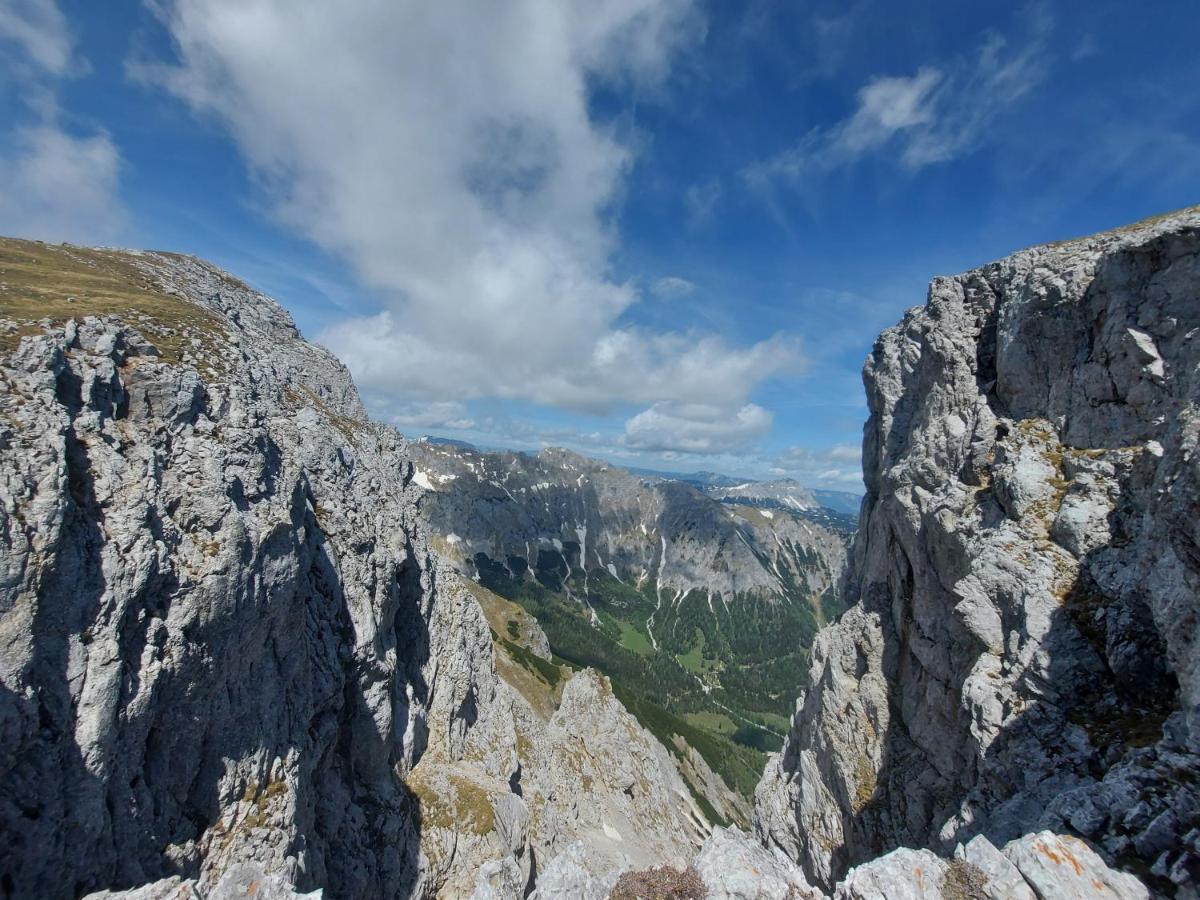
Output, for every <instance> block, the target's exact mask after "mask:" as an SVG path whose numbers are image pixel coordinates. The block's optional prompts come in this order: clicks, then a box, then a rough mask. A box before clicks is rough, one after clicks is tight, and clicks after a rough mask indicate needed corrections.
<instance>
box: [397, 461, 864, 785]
mask: <svg viewBox="0 0 1200 900" xmlns="http://www.w3.org/2000/svg"><path fill="white" fill-rule="evenodd" d="M411 450H412V458H413V462H414V466H415V469H414V473H413V476H412V478H413V480H414V481H415V482H416V483H417V484H419V485H420V486H422V487H424V488H425V489H426V490H427V492H428V493H427V494H426V495H425V497H423V498H422V500H421V501H420V504H419V508H420V511H421V515H422V517H423V518H424V519H425V521H426V522H427V523H428V524H429V526H430V529H431V531H432V532H434V533H435V534H436V535H439V536H440V539H441V543H440V544H439V550H441V552H442V553H443V555H444V556H446V557H447V558H448V559H449V560H451V561H452V562H453V563H454V564H455V565H456V566H457V567H458V568H459V569H460V570H461V571H462V572H464V573H465V574H468V575H470V576H472V577H474V578H476V579H477V580H478V581H479V582H480V583H481V584H483V585H484V586H486V587H487V588H489V589H490V590H492V591H495V592H496V593H498V594H500V595H502V596H504V597H506V598H508V599H510V600H513V601H515V602H518V603H520V604H521V605H522V606H524V607H525V608H526V609H527V610H528V611H529V612H531V613H533V614H534V615H535V616H536V617H537V618H538V621H539V622H540V624H541V625H542V627H543V628H544V629H545V631H546V632H547V635H548V636H549V639H550V644H551V648H552V649H553V650H554V652H555V653H556V654H558V655H559V656H560V657H563V658H565V659H567V660H569V661H571V662H573V663H575V664H578V665H593V666H596V667H597V668H600V669H601V670H602V671H605V672H606V674H609V675H610V676H611V677H612V678H613V679H614V684H616V685H617V686H618V688H622V689H628V690H630V691H632V692H633V693H635V694H637V695H638V697H640V698H641V699H642V700H646V701H649V702H650V703H651V704H652V705H653V706H655V707H656V708H658V709H670V710H672V711H673V712H675V713H681V714H682V715H683V716H684V718H685V719H686V720H687V722H689V723H691V724H692V725H694V726H695V727H696V728H698V729H699V731H700V732H701V734H700V735H699V738H698V739H699V740H701V741H703V740H706V739H708V738H711V737H716V738H719V739H721V740H725V739H732V740H733V741H734V742H735V744H737V745H739V746H734V745H730V746H728V747H724V749H723V750H722V751H721V753H725V754H729V753H731V754H733V755H734V756H738V754H741V756H740V757H739V758H738V759H732V760H731V759H728V758H726V759H717V758H710V759H709V762H710V764H711V765H712V766H713V768H715V769H718V770H719V771H720V773H721V774H722V775H723V777H725V779H726V781H727V783H729V784H730V786H731V787H738V788H740V789H741V790H742V791H743V793H745V792H748V790H749V789H750V788H751V787H752V784H751V783H750V780H749V779H746V778H745V775H746V773H747V771H748V770H751V769H754V768H755V767H757V766H758V765H760V763H759V761H758V758H756V757H755V756H754V754H755V752H756V751H760V750H763V749H769V748H772V747H774V746H776V745H777V738H776V737H774V735H773V734H772V733H773V732H774V733H775V734H778V733H780V732H782V731H783V730H784V729H785V728H786V727H787V722H788V715H789V713H790V710H791V699H790V691H789V687H790V685H792V684H794V683H795V679H796V678H797V677H799V676H800V673H801V672H802V671H803V669H804V667H805V666H806V665H807V661H808V646H809V643H810V642H811V640H812V637H813V635H814V634H815V633H816V630H817V629H818V628H819V627H820V625H821V624H822V623H824V622H826V621H828V620H830V619H831V618H833V617H834V616H836V615H837V613H838V612H839V611H840V602H839V600H838V593H837V590H838V587H837V586H838V579H839V577H840V574H841V570H842V567H843V565H844V561H845V537H844V535H843V534H842V533H839V532H838V531H835V530H832V529H830V528H827V527H825V525H823V524H821V523H820V522H819V521H818V519H819V518H820V515H821V513H820V510H819V508H818V507H817V506H816V505H815V504H813V507H812V513H811V516H812V517H810V512H809V510H806V509H784V508H781V507H780V508H775V509H769V508H765V507H762V506H759V505H755V504H752V503H738V502H734V501H733V500H722V499H718V497H715V496H712V495H711V494H710V493H706V492H705V491H703V490H701V489H699V488H698V487H696V486H695V485H693V484H690V483H688V482H685V481H682V480H678V479H666V478H663V477H661V476H659V475H655V474H638V473H634V472H631V471H628V470H625V469H622V468H619V467H617V466H614V465H611V464H609V463H606V462H602V461H600V460H595V459H591V458H588V457H586V456H582V455H580V454H577V453H574V452H572V451H569V450H563V449H557V448H552V449H547V450H543V451H541V452H539V453H536V454H528V453H507V452H483V451H478V450H470V449H466V448H463V447H459V446H452V445H448V444H432V443H428V442H426V443H419V444H414V445H413V446H412V448H411ZM711 489H712V490H715V491H720V490H722V488H720V487H712V488H711ZM638 702H639V701H630V702H629V703H627V705H630V706H631V709H633V710H634V711H635V713H636V712H637V711H638V709H639V708H641V709H642V711H643V712H644V713H646V714H647V715H648V716H653V715H655V714H654V713H652V712H649V711H648V707H639V706H638ZM706 735H707V736H708V737H706ZM670 739H671V735H670V734H668V735H666V737H665V742H667V743H670ZM722 746H724V745H722ZM739 747H740V749H739ZM751 748H753V749H751ZM711 749H712V748H710V750H711ZM743 750H745V751H747V753H749V754H750V755H746V754H744V753H742V752H741V751H743ZM714 755H719V754H716V753H715V752H710V757H713V756H714ZM739 760H740V761H739Z"/></svg>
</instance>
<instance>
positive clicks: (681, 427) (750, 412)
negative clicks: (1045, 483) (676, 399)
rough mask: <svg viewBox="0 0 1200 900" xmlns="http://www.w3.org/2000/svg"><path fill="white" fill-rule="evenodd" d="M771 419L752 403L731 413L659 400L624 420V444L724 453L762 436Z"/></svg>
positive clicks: (719, 408) (645, 448)
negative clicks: (626, 420)
mask: <svg viewBox="0 0 1200 900" xmlns="http://www.w3.org/2000/svg"><path fill="white" fill-rule="evenodd" d="M771 421H772V416H771V413H770V412H769V411H767V410H765V409H763V408H762V407H761V406H758V405H757V404H755V403H747V404H745V405H744V406H742V407H741V408H740V409H738V410H737V411H736V412H734V413H733V414H732V415H730V413H729V410H728V409H726V408H724V407H721V406H712V405H710V404H705V403H672V402H659V403H655V404H654V405H652V406H651V407H650V408H649V409H646V410H643V411H642V412H640V413H638V414H637V415H636V416H634V417H633V418H632V419H630V420H629V421H628V422H626V423H625V443H626V445H627V446H629V447H632V448H634V449H637V450H653V451H674V452H677V453H705V454H708V453H724V452H727V451H730V450H736V449H738V448H741V447H745V446H746V445H748V444H750V443H752V442H754V441H756V440H758V439H759V438H761V437H762V436H763V435H765V434H766V433H767V432H768V431H769V430H770V428H771Z"/></svg>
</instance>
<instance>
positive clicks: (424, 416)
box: [382, 400, 475, 431]
mask: <svg viewBox="0 0 1200 900" xmlns="http://www.w3.org/2000/svg"><path fill="white" fill-rule="evenodd" d="M382 418H384V419H386V420H387V421H388V422H389V423H390V424H392V425H395V426H396V427H397V428H399V429H400V430H401V431H407V430H411V429H414V428H415V429H421V428H450V429H455V430H466V429H469V428H474V427H475V420H474V419H472V418H471V417H470V416H469V415H467V408H466V407H465V406H464V405H463V404H462V403H457V402H455V401H453V400H444V401H440V402H438V401H435V402H432V403H388V402H387V401H386V400H384V401H383V402H382Z"/></svg>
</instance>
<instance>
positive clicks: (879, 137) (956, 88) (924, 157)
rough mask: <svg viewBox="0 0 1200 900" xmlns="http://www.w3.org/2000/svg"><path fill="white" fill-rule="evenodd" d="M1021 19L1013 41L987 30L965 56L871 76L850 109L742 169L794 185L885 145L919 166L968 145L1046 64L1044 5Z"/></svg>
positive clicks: (762, 179)
mask: <svg viewBox="0 0 1200 900" xmlns="http://www.w3.org/2000/svg"><path fill="white" fill-rule="evenodd" d="M1024 18H1025V19H1026V21H1027V26H1028V32H1029V33H1028V34H1027V35H1024V36H1023V37H1021V38H1020V39H1019V40H1017V41H1015V42H1012V41H1010V40H1009V39H1008V38H1006V37H1004V36H1003V35H1000V34H996V33H992V34H989V35H987V37H986V38H985V39H984V41H983V43H982V45H981V46H980V48H979V50H978V51H977V52H976V53H975V54H974V55H973V56H972V57H970V58H964V59H959V60H956V61H952V62H951V63H950V64H949V65H948V66H946V67H945V68H936V67H932V66H926V67H922V68H920V69H918V70H917V72H915V73H914V74H912V75H906V76H888V77H877V78H875V79H872V80H871V81H870V82H868V83H867V84H866V85H864V86H863V87H862V88H860V89H859V91H858V94H857V98H856V104H855V109H854V112H853V113H852V114H851V115H850V116H849V117H848V118H846V119H844V120H843V121H841V122H839V123H837V124H836V125H834V126H832V127H829V128H816V129H813V130H812V131H810V132H809V133H808V134H806V135H805V136H804V137H803V138H802V139H801V140H800V141H799V142H798V143H796V144H795V145H794V146H792V147H789V148H788V149H786V150H785V151H783V152H782V153H780V154H778V155H777V156H774V157H772V158H770V159H768V160H765V161H763V162H759V163H756V164H754V165H752V166H750V167H749V168H747V169H746V170H745V172H744V173H743V174H744V176H745V177H746V179H747V181H748V182H749V183H750V184H752V185H754V186H758V187H765V186H768V185H769V184H770V183H772V182H774V181H776V180H782V181H785V182H786V181H792V182H799V181H802V180H803V179H804V178H805V177H807V176H813V175H819V174H822V173H826V172H830V171H832V170H834V169H838V168H842V167H845V166H849V165H852V164H854V163H855V162H858V161H859V160H860V159H862V158H864V157H865V156H868V155H869V154H872V153H877V152H880V151H883V150H888V151H891V152H893V153H894V155H895V157H896V158H897V159H898V160H899V161H900V163H901V164H902V165H903V166H904V167H905V168H907V169H910V170H917V169H921V168H924V167H925V166H928V165H932V164H935V163H940V162H945V161H947V160H951V159H954V158H956V157H959V156H961V155H963V154H965V153H968V152H970V151H971V150H974V149H975V148H976V147H977V146H978V145H979V144H980V143H982V142H983V141H985V140H986V139H987V136H988V129H989V126H990V125H991V124H992V123H993V121H994V120H995V119H996V117H997V116H999V115H1000V114H1001V113H1002V112H1003V111H1004V110H1005V109H1007V108H1008V107H1010V106H1012V105H1013V104H1014V103H1016V102H1017V101H1018V100H1019V99H1020V98H1021V97H1023V96H1025V95H1026V94H1028V93H1029V91H1031V90H1033V89H1034V88H1035V87H1036V86H1037V85H1038V83H1039V82H1041V81H1042V79H1043V78H1044V77H1045V75H1046V71H1047V69H1048V66H1049V53H1048V43H1049V36H1050V32H1051V30H1052V28H1053V22H1052V20H1051V19H1050V16H1049V14H1048V13H1047V12H1046V11H1045V10H1044V9H1043V8H1042V7H1030V8H1029V9H1028V10H1027V11H1026V13H1025V16H1024Z"/></svg>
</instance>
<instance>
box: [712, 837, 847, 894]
mask: <svg viewBox="0 0 1200 900" xmlns="http://www.w3.org/2000/svg"><path fill="white" fill-rule="evenodd" d="M694 865H695V867H696V871H697V873H698V874H699V875H700V878H701V879H702V880H703V881H704V884H705V886H706V887H707V888H708V897H709V900H820V898H821V897H823V896H824V895H823V894H822V893H821V892H820V891H817V890H814V889H813V888H811V887H810V886H809V884H808V882H807V881H806V880H805V878H804V873H803V872H801V871H800V869H799V867H798V866H796V864H795V863H793V862H791V861H790V860H788V859H786V858H784V857H783V855H782V854H780V853H779V852H778V851H775V852H772V851H770V850H768V849H766V848H765V847H763V845H762V844H760V843H759V842H758V841H756V840H754V839H753V838H751V837H750V836H749V835H748V834H746V833H745V832H742V831H737V830H735V829H731V828H719V827H718V828H714V829H713V832H712V834H711V835H709V837H708V840H706V841H705V842H704V846H703V847H702V848H701V850H700V854H699V855H698V856H697V857H696V862H695V864H694Z"/></svg>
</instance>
